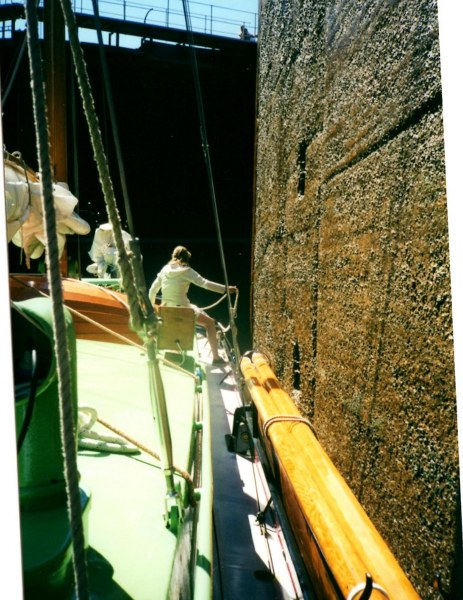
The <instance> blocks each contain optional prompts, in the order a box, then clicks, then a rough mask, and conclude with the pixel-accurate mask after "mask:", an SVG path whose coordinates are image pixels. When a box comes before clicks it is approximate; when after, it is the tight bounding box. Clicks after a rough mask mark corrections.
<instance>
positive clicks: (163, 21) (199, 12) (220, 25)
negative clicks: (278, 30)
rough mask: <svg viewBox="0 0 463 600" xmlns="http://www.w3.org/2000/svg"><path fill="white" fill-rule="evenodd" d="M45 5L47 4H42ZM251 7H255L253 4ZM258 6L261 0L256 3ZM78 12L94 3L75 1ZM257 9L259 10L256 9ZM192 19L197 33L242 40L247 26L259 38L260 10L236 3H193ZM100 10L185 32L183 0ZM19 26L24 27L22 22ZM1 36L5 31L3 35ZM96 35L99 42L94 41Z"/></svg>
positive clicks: (104, 2)
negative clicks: (242, 29) (225, 5)
mask: <svg viewBox="0 0 463 600" xmlns="http://www.w3.org/2000/svg"><path fill="white" fill-rule="evenodd" d="M20 3H21V0H16V2H15V1H14V0H0V6H1V5H6V4H20ZM41 4H43V1H42V2H41ZM250 4H252V3H251V2H250ZM255 4H256V5H257V0H255ZM73 6H74V10H75V11H76V13H82V14H88V15H92V14H93V3H92V0H73ZM256 8H257V7H256ZM189 10H190V20H191V25H192V28H193V31H195V32H199V33H209V34H213V35H217V36H223V37H231V38H239V37H240V32H241V27H242V26H243V27H244V28H246V30H247V31H248V32H249V33H250V35H251V36H256V35H257V29H258V13H257V11H248V10H240V9H237V8H234V2H233V0H230V7H224V6H219V5H216V4H211V3H206V2H199V1H193V2H189ZM98 11H99V14H100V17H108V18H112V19H120V20H123V21H130V22H133V23H144V24H149V25H157V26H161V27H168V28H174V29H181V30H185V29H186V25H185V19H184V13H183V2H182V0H152V1H151V2H150V1H149V0H146V1H145V2H143V0H141V1H139V2H137V1H136V0H98ZM18 26H19V27H21V26H23V25H22V24H21V23H19V24H18ZM8 29H9V28H8V27H7V26H5V24H3V37H8V35H7V31H8ZM0 35H1V32H0ZM83 35H85V38H86V41H96V34H95V33H94V32H91V31H90V30H85V34H84V33H83V32H82V33H81V36H83ZM93 35H95V40H93V39H91V38H92V36H93ZM122 37H123V38H127V39H125V40H120V41H119V43H120V45H124V46H129V47H131V46H134V45H137V44H138V43H139V40H137V41H135V40H130V36H122Z"/></svg>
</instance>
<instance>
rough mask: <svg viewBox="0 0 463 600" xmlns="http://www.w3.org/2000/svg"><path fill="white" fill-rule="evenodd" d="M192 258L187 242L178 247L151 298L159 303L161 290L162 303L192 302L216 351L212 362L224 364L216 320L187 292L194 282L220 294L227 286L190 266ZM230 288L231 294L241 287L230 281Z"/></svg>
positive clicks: (166, 304) (150, 291) (185, 304)
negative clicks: (194, 301)
mask: <svg viewBox="0 0 463 600" xmlns="http://www.w3.org/2000/svg"><path fill="white" fill-rule="evenodd" d="M190 258H191V253H190V251H189V250H187V249H186V248H185V247H184V246H177V247H176V248H174V251H173V252H172V258H171V260H170V261H169V262H168V263H167V264H166V265H165V266H164V267H163V268H162V269H161V271H160V272H159V273H158V274H157V276H156V279H155V280H154V281H153V283H152V284H151V287H150V290H149V298H150V301H151V303H152V304H153V305H154V304H155V303H156V295H157V293H158V292H159V291H160V290H161V291H162V302H161V305H162V306H188V307H190V308H193V309H194V311H195V313H196V319H197V323H198V325H200V326H201V327H204V328H205V329H206V333H207V339H208V341H209V344H210V346H211V351H212V364H213V365H221V364H224V363H225V361H224V359H223V358H221V356H220V355H219V351H218V344H217V337H216V331H215V321H214V319H213V318H212V317H210V316H209V315H207V314H206V313H205V312H203V311H201V310H200V309H199V308H198V307H197V306H195V305H194V304H191V303H190V301H189V299H188V296H187V294H188V289H189V287H190V284H191V283H193V284H195V285H197V286H199V287H202V288H205V289H206V290H210V291H211V292H217V293H219V294H224V293H225V292H226V289H227V288H226V286H225V285H223V284H221V283H215V282H213V281H209V280H208V279H205V278H204V277H202V276H201V275H200V274H199V273H197V272H196V271H195V270H194V269H192V268H191V267H190ZM228 291H229V292H230V293H231V294H236V293H237V291H238V288H237V287H236V286H234V285H229V286H228Z"/></svg>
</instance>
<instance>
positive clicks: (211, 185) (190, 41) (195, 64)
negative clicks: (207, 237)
mask: <svg viewBox="0 0 463 600" xmlns="http://www.w3.org/2000/svg"><path fill="white" fill-rule="evenodd" d="M182 1H183V13H184V15H185V24H186V30H187V36H188V46H189V50H190V56H191V63H192V68H193V79H194V86H195V93H196V102H197V105H198V113H199V123H200V132H201V141H202V148H203V153H204V160H205V163H206V170H207V176H208V180H209V188H210V193H211V199H212V209H213V213H214V221H215V227H216V231H217V240H218V244H219V251H220V260H221V264H222V270H223V275H224V282H225V285H226V287H227V299H228V312H229V319H230V328H231V332H232V340H233V349H234V352H235V354H236V361H235V364H234V368H235V372H236V376H237V379H238V380H240V379H241V372H240V370H239V368H238V364H237V363H238V357H239V356H240V351H239V347H238V338H237V328H236V324H235V317H234V315H233V311H232V307H231V298H230V292H229V290H228V274H227V267H226V264H225V254H224V250H223V243H222V234H221V231H220V221H219V212H218V209H217V199H216V194H215V186H214V178H213V176H212V166H211V157H210V153H209V142H208V139H207V131H206V118H205V115H204V106H203V99H202V94H201V86H200V83H199V71H198V62H197V60H196V52H195V47H194V39H193V29H192V26H191V18H190V12H189V7H188V0H182Z"/></svg>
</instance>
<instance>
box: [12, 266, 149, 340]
mask: <svg viewBox="0 0 463 600" xmlns="http://www.w3.org/2000/svg"><path fill="white" fill-rule="evenodd" d="M62 282H63V295H64V303H65V305H66V306H68V307H69V308H70V309H72V310H73V311H77V313H75V312H73V318H74V324H75V328H76V335H77V337H78V338H80V339H89V340H97V341H102V342H115V343H124V340H122V339H121V338H120V337H117V336H114V335H112V334H111V333H110V332H108V331H106V329H109V330H110V331H112V332H114V333H116V334H118V335H119V336H123V337H124V338H126V339H128V340H130V341H132V342H136V343H138V344H140V343H141V340H140V338H139V336H138V335H137V334H136V333H134V332H133V331H132V330H131V329H130V327H129V310H128V306H127V297H126V295H125V294H122V293H120V292H115V291H113V290H109V289H107V288H104V287H100V286H98V285H94V284H92V283H88V282H85V281H80V280H77V279H71V278H63V279H62ZM42 294H46V295H47V296H48V281H47V278H46V276H45V275H27V274H19V275H11V276H10V297H11V299H12V300H16V301H20V300H26V299H28V298H36V297H38V296H40V295H42ZM80 315H83V316H80ZM85 317H87V318H88V319H90V321H88V320H86V319H85ZM98 325H102V326H103V328H102V327H99V326H98Z"/></svg>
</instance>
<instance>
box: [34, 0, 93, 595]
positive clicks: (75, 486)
mask: <svg viewBox="0 0 463 600" xmlns="http://www.w3.org/2000/svg"><path fill="white" fill-rule="evenodd" d="M25 8H26V20H27V24H28V27H27V41H28V52H29V65H30V73H31V85H32V99H33V111H34V121H35V129H36V138H37V152H38V155H39V170H40V172H41V176H42V193H43V197H42V202H43V211H44V220H45V226H46V228H45V231H46V240H47V248H48V252H47V254H46V264H47V274H48V280H49V287H50V296H51V301H52V316H53V332H54V338H55V340H54V342H55V353H56V361H57V373H58V390H59V410H60V416H61V442H62V450H63V457H64V476H65V483H66V490H67V498H68V512H69V520H70V525H71V538H72V546H73V566H74V576H75V586H76V595H77V598H78V599H79V600H80V599H85V600H86V599H87V598H89V590H88V576H87V569H86V563H85V549H84V534H83V525H82V509H81V501H80V490H79V473H78V470H77V456H76V442H75V436H74V416H73V406H72V389H73V386H72V380H71V367H70V358H69V351H68V345H67V336H66V323H65V318H64V307H63V292H62V288H61V275H60V269H59V248H58V237H57V232H56V220H55V216H56V215H55V208H54V201H53V182H52V172H51V161H50V153H49V138H48V120H47V114H46V101H45V88H44V80H43V73H42V57H41V50H40V42H39V34H38V18H37V10H36V9H37V7H36V2H35V0H26V4H25Z"/></svg>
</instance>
